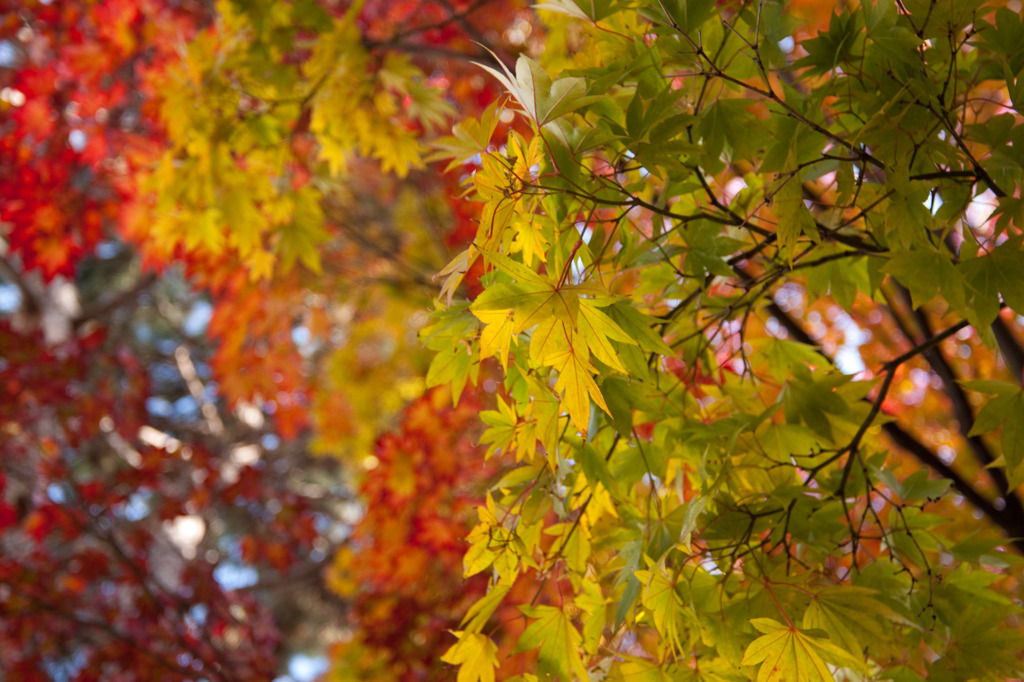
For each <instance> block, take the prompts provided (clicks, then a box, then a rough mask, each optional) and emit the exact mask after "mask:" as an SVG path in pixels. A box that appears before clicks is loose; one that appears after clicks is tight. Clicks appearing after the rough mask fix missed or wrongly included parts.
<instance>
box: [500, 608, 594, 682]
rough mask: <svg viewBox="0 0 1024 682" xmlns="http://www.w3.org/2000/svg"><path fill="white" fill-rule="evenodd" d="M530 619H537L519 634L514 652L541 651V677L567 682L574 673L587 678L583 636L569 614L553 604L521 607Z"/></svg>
mask: <svg viewBox="0 0 1024 682" xmlns="http://www.w3.org/2000/svg"><path fill="white" fill-rule="evenodd" d="M519 610H520V611H522V612H523V613H524V614H526V617H527V618H532V619H534V620H533V622H532V623H530V625H529V626H528V627H527V628H526V631H525V632H523V634H522V635H521V636H520V637H519V641H518V642H517V643H516V648H515V651H516V653H520V652H523V651H529V650H531V649H539V650H540V652H539V653H540V661H539V663H538V665H537V674H538V676H539V677H540V679H542V680H544V679H559V680H564V681H565V682H568V681H569V680H571V679H573V677H572V676H573V673H575V674H576V675H577V676H578V677H579V679H583V680H585V679H587V677H588V676H587V669H586V667H584V665H583V660H582V659H581V658H580V654H579V646H580V644H581V643H582V641H583V637H582V635H580V633H579V631H578V630H577V629H576V627H575V626H574V625H573V624H572V621H571V620H570V619H569V616H568V615H567V614H566V613H565V612H564V611H563V610H562V609H560V608H557V607H554V606H520V607H519Z"/></svg>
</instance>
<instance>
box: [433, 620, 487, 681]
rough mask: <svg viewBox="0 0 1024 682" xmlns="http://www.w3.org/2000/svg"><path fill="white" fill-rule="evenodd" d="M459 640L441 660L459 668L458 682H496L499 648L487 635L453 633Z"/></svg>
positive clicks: (459, 631)
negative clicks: (495, 671)
mask: <svg viewBox="0 0 1024 682" xmlns="http://www.w3.org/2000/svg"><path fill="white" fill-rule="evenodd" d="M453 634H454V635H455V636H456V637H458V638H459V641H458V642H456V643H455V644H453V645H452V646H451V648H449V649H448V651H446V652H445V654H444V656H442V657H441V660H442V661H444V662H445V663H451V664H452V665H457V666H459V676H458V682H477V680H482V682H494V669H495V668H496V667H497V666H498V647H497V645H496V644H495V643H494V642H492V641H491V638H490V637H488V636H487V635H481V634H478V633H470V632H464V631H461V630H458V631H455V632H454V633H453Z"/></svg>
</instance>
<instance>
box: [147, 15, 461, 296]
mask: <svg viewBox="0 0 1024 682" xmlns="http://www.w3.org/2000/svg"><path fill="white" fill-rule="evenodd" d="M360 5H361V3H355V4H354V5H353V6H352V7H351V8H350V11H349V12H347V13H346V15H345V16H344V17H341V18H331V17H329V16H320V15H316V16H306V15H305V14H303V11H309V10H308V8H304V7H303V6H292V5H277V6H275V7H274V8H269V9H268V10H267V11H266V12H265V13H262V14H261V15H260V19H259V21H258V22H257V21H256V20H255V19H254V14H256V13H242V12H238V11H235V10H234V9H233V6H232V4H231V3H230V2H226V1H224V0H222V1H221V2H219V3H218V11H219V14H218V20H217V23H216V24H215V25H214V26H211V27H210V28H209V29H207V30H206V31H205V32H203V33H201V34H200V35H199V36H198V37H197V38H196V39H195V40H194V41H192V42H190V43H189V44H188V45H187V46H182V51H183V53H184V55H183V59H182V61H181V62H180V63H179V64H177V65H176V66H174V67H173V68H169V69H167V70H164V71H161V72H159V73H154V74H152V75H151V79H152V80H153V83H152V85H153V87H154V89H155V90H156V91H157V92H159V95H160V102H159V113H160V118H161V120H162V121H163V122H164V125H165V126H166V128H167V132H168V138H169V140H170V142H171V145H170V148H169V149H167V151H166V152H165V153H164V156H163V159H162V160H161V162H160V163H159V165H158V166H157V168H156V170H155V171H154V172H153V173H152V175H151V177H150V178H149V181H148V183H147V185H146V186H147V188H148V189H149V190H150V191H151V192H152V193H153V194H155V196H156V202H155V206H154V210H153V215H152V216H146V217H145V218H141V217H140V219H145V220H148V221H149V224H147V225H146V226H145V227H144V228H143V227H140V228H139V230H140V232H141V231H145V232H146V233H147V237H146V239H147V242H148V248H151V249H153V250H154V251H156V252H158V253H159V254H161V255H163V256H168V255H170V254H172V253H174V252H175V250H176V249H179V248H181V249H184V250H185V251H187V252H190V253H197V254H202V255H204V256H211V257H214V258H217V257H225V256H227V257H232V258H236V259H237V260H239V261H240V262H241V263H242V264H244V266H246V267H247V268H248V271H249V274H250V277H251V278H252V279H253V280H259V279H265V278H269V277H270V276H271V275H272V273H273V271H274V266H275V264H276V263H279V264H280V265H281V266H282V267H283V269H285V270H287V269H289V268H290V267H292V265H293V264H294V263H296V262H301V263H302V264H303V265H304V266H306V267H307V268H309V269H310V270H312V271H314V272H319V271H320V267H321V264H320V254H319V250H320V249H319V247H320V246H321V245H322V244H324V243H325V242H326V241H327V240H328V239H329V238H330V233H329V232H328V231H327V230H325V229H324V215H323V211H322V210H321V208H320V205H319V204H320V199H321V195H322V193H323V188H322V187H321V186H319V185H317V184H316V183H311V182H310V177H311V175H312V174H318V173H319V169H318V167H317V161H318V160H319V161H322V162H324V163H325V164H326V166H327V172H328V174H329V175H331V176H335V177H337V176H341V175H343V174H344V173H345V172H346V169H347V167H348V160H349V159H351V158H352V157H353V156H354V155H357V154H358V155H361V156H363V157H366V158H372V159H374V160H376V161H377V162H378V163H379V165H380V168H381V169H382V170H383V171H384V172H385V173H394V174H396V175H398V176H399V177H404V176H405V175H406V174H407V173H408V172H409V170H410V169H414V168H419V167H422V166H423V164H424V161H423V151H424V150H423V148H422V146H421V143H420V141H419V138H420V136H421V135H422V132H421V130H422V129H432V128H437V127H438V126H440V125H442V124H443V123H444V122H445V121H446V120H447V119H448V117H449V116H450V115H451V114H452V109H451V106H450V105H449V104H448V103H447V102H446V101H445V100H444V98H443V97H442V95H441V93H440V91H439V90H438V89H436V88H432V87H429V86H428V85H426V84H425V81H426V78H425V76H424V74H423V73H422V71H421V70H420V69H419V68H418V67H416V66H415V65H413V64H412V63H411V62H410V60H409V58H408V57H407V56H405V55H401V54H396V53H384V54H383V55H380V56H376V55H371V54H370V53H369V52H368V51H367V49H366V48H365V47H364V46H363V45H362V42H361V37H360V35H359V31H358V29H357V28H356V26H355V23H354V17H355V16H356V14H357V13H358V9H359V6H360ZM325 23H326V24H327V25H328V28H324V24H325ZM304 25H307V26H306V27H307V30H314V29H319V32H318V33H316V34H315V38H312V39H311V43H312V45H313V49H312V53H311V56H310V57H309V58H308V59H306V60H305V61H301V62H298V63H295V61H296V60H295V59H294V55H292V57H291V58H289V59H285V57H286V56H287V52H288V51H289V50H291V51H294V50H295V46H294V45H293V43H292V42H291V39H290V36H291V35H292V34H293V32H294V31H296V30H298V29H299V28H300V27H303V26H304ZM254 44H258V45H260V46H261V49H254V47H253V45H254ZM307 119H308V125H307V124H306V123H305V121H306V120H307ZM239 121H241V122H242V124H241V125H239ZM311 150H312V153H311Z"/></svg>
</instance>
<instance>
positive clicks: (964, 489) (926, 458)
mask: <svg viewBox="0 0 1024 682" xmlns="http://www.w3.org/2000/svg"><path fill="white" fill-rule="evenodd" d="M768 312H769V313H770V314H771V315H772V317H774V318H776V319H777V320H778V322H779V324H781V325H782V327H783V328H784V329H785V330H786V331H787V333H788V334H789V336H790V337H791V338H792V339H793V340H795V341H798V342H799V343H803V344H805V345H808V346H813V347H814V348H815V350H817V351H818V352H819V353H822V354H823V355H825V357H828V355H827V354H825V352H824V349H823V348H822V347H821V344H819V343H818V342H817V341H815V340H814V339H813V338H812V337H811V335H810V334H808V333H807V331H806V330H805V329H804V328H803V327H802V326H800V324H799V323H798V322H797V321H796V320H794V319H793V317H792V316H790V315H789V313H787V312H786V311H784V310H783V309H782V308H781V307H780V306H779V305H778V304H777V303H774V302H772V303H770V304H769V305H768ZM930 347H934V346H930ZM904 355H906V354H904ZM901 357H903V356H901ZM882 430H883V432H884V433H885V434H886V435H887V436H889V438H891V439H892V441H893V442H894V443H895V444H896V445H897V446H899V447H900V448H902V449H903V450H905V451H906V452H908V453H910V454H911V455H913V456H914V457H916V458H917V459H918V461H920V462H921V463H922V464H924V465H925V466H927V467H928V468H929V469H931V470H932V471H935V472H936V473H937V474H939V475H941V476H943V477H944V478H948V479H949V480H950V481H952V486H953V488H954V489H955V490H956V491H957V492H959V493H960V494H961V495H963V497H964V499H966V500H967V501H968V502H970V503H971V504H972V505H974V507H975V508H976V509H978V511H980V512H981V513H983V514H984V515H985V516H987V517H988V518H989V519H991V520H992V522H993V523H995V524H996V525H997V526H999V528H1000V529H1002V531H1003V532H1004V533H1005V534H1006V535H1007V536H1008V537H1010V538H1011V543H1012V545H1013V547H1014V548H1015V549H1016V550H1017V551H1018V552H1020V553H1021V554H1024V516H1022V515H1020V514H1017V513H1015V512H1013V511H1012V510H1011V509H1010V502H1009V500H1007V504H1006V506H1005V507H1004V508H1003V509H999V508H998V506H997V505H996V503H995V502H993V501H990V500H989V499H987V498H986V497H985V496H984V495H982V494H981V493H980V492H979V491H978V490H977V489H975V487H974V486H973V485H971V484H970V483H969V482H968V481H967V480H965V479H964V478H963V477H962V476H960V474H958V473H957V472H956V471H954V470H953V469H952V468H951V467H949V466H948V465H947V464H946V463H945V462H943V461H942V459H940V458H939V456H938V455H937V454H935V453H934V452H932V450H931V449H930V448H928V447H927V446H926V445H924V444H923V443H922V442H921V441H920V440H918V439H917V438H916V437H915V436H913V435H911V434H910V433H908V432H907V431H905V430H904V429H903V428H902V427H901V426H900V425H899V424H897V423H896V422H889V423H886V424H883V425H882ZM1014 499H1016V498H1014ZM1018 501H1019V500H1018Z"/></svg>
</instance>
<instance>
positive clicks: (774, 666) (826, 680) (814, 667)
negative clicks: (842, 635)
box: [741, 618, 860, 682]
mask: <svg viewBox="0 0 1024 682" xmlns="http://www.w3.org/2000/svg"><path fill="white" fill-rule="evenodd" d="M750 624H751V625H753V626H754V627H755V628H757V629H758V630H759V631H760V632H762V633H764V634H763V635H762V636H761V637H758V638H757V639H755V640H754V641H753V642H751V643H750V645H749V646H748V647H747V650H746V652H745V653H744V654H743V662H742V663H741V665H745V666H746V665H757V664H758V663H760V664H761V667H760V668H758V671H757V682H795V681H797V680H799V682H834V680H835V678H834V677H833V675H832V671H831V670H829V667H828V665H827V664H826V662H825V658H823V656H824V657H827V658H829V659H831V660H833V661H834V660H835V659H836V658H837V657H838V658H840V659H843V664H844V665H845V664H846V663H849V662H850V661H851V660H852V656H850V655H849V654H847V653H846V652H844V651H843V650H842V649H840V648H839V647H837V646H836V645H834V644H832V643H831V642H829V641H828V640H824V639H821V638H818V637H812V636H810V635H808V634H806V633H804V632H801V631H800V630H798V629H796V628H795V627H794V626H792V625H783V624H782V623H780V622H778V621H775V620H772V619H771V618H754V619H752V620H751V621H750ZM853 663H854V664H855V666H856V667H860V664H859V662H857V661H856V660H853Z"/></svg>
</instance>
